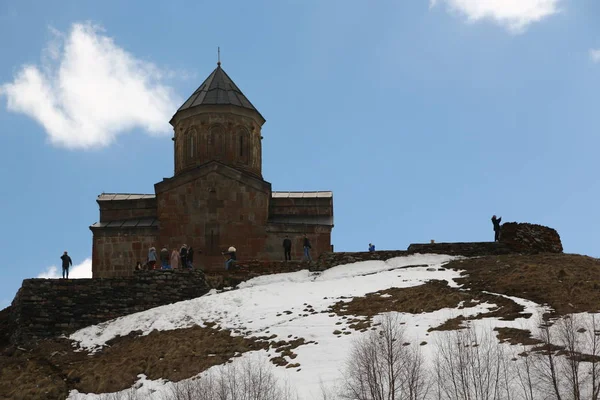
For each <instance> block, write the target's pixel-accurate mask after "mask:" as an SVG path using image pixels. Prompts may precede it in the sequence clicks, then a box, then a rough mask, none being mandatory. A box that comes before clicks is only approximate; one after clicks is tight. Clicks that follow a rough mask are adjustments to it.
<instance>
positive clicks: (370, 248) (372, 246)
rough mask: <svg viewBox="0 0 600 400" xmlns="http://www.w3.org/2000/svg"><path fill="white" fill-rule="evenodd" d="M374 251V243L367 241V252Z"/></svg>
mask: <svg viewBox="0 0 600 400" xmlns="http://www.w3.org/2000/svg"><path fill="white" fill-rule="evenodd" d="M374 251H375V245H374V244H373V243H369V253H373V252H374Z"/></svg>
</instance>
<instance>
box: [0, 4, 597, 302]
mask: <svg viewBox="0 0 600 400" xmlns="http://www.w3.org/2000/svg"><path fill="white" fill-rule="evenodd" d="M599 17H600V3H598V2H597V1H593V0H580V1H574V0H489V1H487V2H485V3H484V2H479V1H477V0H436V1H431V0H415V1H410V2H408V1H401V2H399V1H383V0H382V1H378V2H368V1H358V0H350V1H348V0H344V1H337V0H327V1H322V0H319V1H317V0H302V1H300V0H296V1H291V0H290V1H287V0H277V1H274V0H273V1H254V2H242V1H239V2H231V1H222V2H214V1H211V2H203V1H195V2H191V1H190V2H182V1H170V2H159V1H154V0H146V1H143V2H142V1H129V2H126V4H124V2H120V1H111V0H107V1H104V2H101V3H99V2H96V1H79V0H77V1H75V0H73V1H69V0H65V1H60V2H57V1H48V2H38V1H30V0H18V1H17V0H2V1H1V2H0V48H2V49H3V51H2V57H0V146H1V147H2V149H3V150H4V151H3V155H4V157H3V160H2V163H3V165H2V166H3V167H2V168H1V169H0V178H1V179H2V182H3V185H2V186H1V188H0V199H1V204H2V207H0V221H2V226H3V228H4V229H2V230H1V231H0V243H2V245H1V249H2V251H3V254H5V263H4V265H3V266H1V267H0V268H1V274H2V279H1V280H0V307H3V306H5V305H7V304H8V303H9V302H10V301H11V300H12V298H13V296H14V294H15V293H16V291H17V290H18V288H19V287H20V284H21V281H22V280H23V279H26V278H31V277H36V276H38V275H40V274H50V275H51V274H52V270H51V269H50V268H51V267H52V266H56V265H58V262H59V259H58V258H59V257H60V255H61V254H62V251H64V250H68V251H69V253H70V254H71V256H72V258H73V261H74V263H75V264H81V263H84V262H85V260H86V259H88V258H89V257H90V256H91V246H92V235H91V232H90V231H89V229H88V227H89V225H91V224H93V223H94V222H96V221H97V220H98V206H97V204H96V202H95V199H96V196H97V195H98V194H100V193H102V192H133V193H152V192H153V184H154V183H156V182H158V181H160V180H161V179H162V178H163V177H169V176H172V172H173V155H172V142H171V140H170V137H171V131H170V130H169V125H168V121H169V119H170V117H171V116H172V114H173V113H174V112H175V110H176V109H177V108H178V106H179V105H180V104H181V103H182V102H183V101H184V100H185V99H186V98H187V96H189V95H190V94H191V93H192V92H193V91H194V90H195V89H196V88H197V87H198V86H199V85H200V83H202V81H203V80H204V78H205V77H206V76H207V75H208V74H209V73H210V72H211V71H212V70H213V69H214V68H215V66H216V49H217V46H220V47H221V54H222V62H223V68H224V69H225V71H227V73H228V74H229V75H230V76H231V77H232V79H233V80H234V81H235V82H236V83H237V85H238V86H239V87H240V88H241V90H242V91H243V92H244V94H245V95H246V96H247V97H248V98H249V99H250V101H252V103H253V104H254V105H255V106H256V107H257V108H258V110H259V111H260V112H261V113H262V115H263V116H265V118H266V119H267V122H266V124H265V125H264V126H263V136H264V137H265V140H264V141H263V176H264V177H265V179H266V180H268V181H270V182H271V183H272V185H273V189H274V190H332V191H333V192H334V204H335V209H334V212H335V228H334V231H333V244H334V245H335V248H336V250H340V251H342V250H348V251H353V250H366V247H367V244H368V243H369V242H373V243H375V244H376V245H377V247H378V248H380V249H404V248H406V247H407V246H408V245H409V244H410V243H413V242H425V241H429V240H430V239H435V240H437V241H483V240H490V239H491V238H492V237H493V236H492V235H493V232H492V226H491V222H490V217H491V215H492V214H494V213H495V214H498V215H502V216H503V220H504V221H519V222H532V223H539V224H543V225H547V226H551V227H553V228H555V229H557V230H558V232H559V234H560V235H561V238H562V241H563V245H564V247H565V251H566V252H571V253H581V254H587V255H591V256H598V255H600V251H598V250H597V246H596V244H597V242H598V241H599V235H598V233H597V232H598V230H597V225H598V220H599V217H600V210H599V207H597V206H596V199H597V198H598V196H599V194H600V188H599V185H598V180H597V178H596V176H597V170H598V168H597V160H598V156H597V153H598V147H599V146H598V145H599V143H598V142H599V139H598V135H597V132H596V131H597V126H598V122H599V121H598V119H599V117H598V116H599V115H600V114H599V113H598V112H597V111H596V109H597V104H598V100H597V98H598V95H599V93H600V50H597V49H600V26H599V25H598V23H597V22H598V18H599ZM83 265H84V267H85V265H89V261H88V264H83ZM82 268H83V267H82Z"/></svg>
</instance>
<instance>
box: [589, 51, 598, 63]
mask: <svg viewBox="0 0 600 400" xmlns="http://www.w3.org/2000/svg"><path fill="white" fill-rule="evenodd" d="M590 58H591V59H592V61H593V62H595V63H600V49H590Z"/></svg>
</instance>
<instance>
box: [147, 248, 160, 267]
mask: <svg viewBox="0 0 600 400" xmlns="http://www.w3.org/2000/svg"><path fill="white" fill-rule="evenodd" d="M157 259H158V256H157V255H156V249H155V248H154V247H150V249H149V250H148V269H154V266H155V265H156V260H157Z"/></svg>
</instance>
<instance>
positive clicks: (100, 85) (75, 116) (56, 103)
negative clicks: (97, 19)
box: [0, 23, 180, 149]
mask: <svg viewBox="0 0 600 400" xmlns="http://www.w3.org/2000/svg"><path fill="white" fill-rule="evenodd" d="M51 32H52V34H53V38H54V39H53V40H51V41H50V43H48V45H47V47H46V49H44V51H43V52H42V57H41V58H42V62H41V64H40V65H39V66H38V65H23V66H22V67H21V68H20V69H19V71H18V73H17V74H16V75H15V78H14V81H13V82H10V83H5V84H2V85H0V95H4V96H6V98H7V108H8V109H9V110H10V111H14V112H18V113H23V114H25V115H28V116H29V117H31V118H33V119H34V120H36V121H37V122H39V123H40V124H41V125H42V126H43V127H44V129H45V130H46V132H47V133H48V136H49V138H50V141H51V143H52V144H54V145H57V146H62V147H67V148H71V149H85V148H95V147H103V146H107V145H109V144H110V143H112V142H113V141H114V140H115V138H116V137H117V136H118V135H119V134H123V133H125V132H127V131H130V130H131V129H133V128H142V129H143V130H145V131H146V132H148V133H150V134H153V135H160V134H170V133H171V126H170V125H169V124H168V121H169V119H170V118H171V116H172V114H173V113H174V112H175V110H176V108H177V105H178V104H179V103H180V101H179V99H178V98H177V96H176V95H175V94H174V91H173V90H172V89H171V88H170V87H169V86H168V85H166V84H165V80H166V79H169V78H172V75H173V73H172V72H171V71H167V70H161V69H160V68H158V67H157V66H155V65H154V64H152V63H150V62H147V61H143V60H140V59H138V58H136V57H135V56H134V55H132V54H131V53H129V52H127V51H126V50H124V49H123V48H121V47H119V46H118V45H117V44H116V43H115V42H114V40H113V39H112V38H110V37H108V36H106V35H104V34H103V31H102V29H101V28H99V27H97V26H94V25H91V24H81V23H78V24H74V25H73V26H72V28H71V31H70V32H69V33H68V34H63V33H61V32H58V31H56V30H51Z"/></svg>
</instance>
